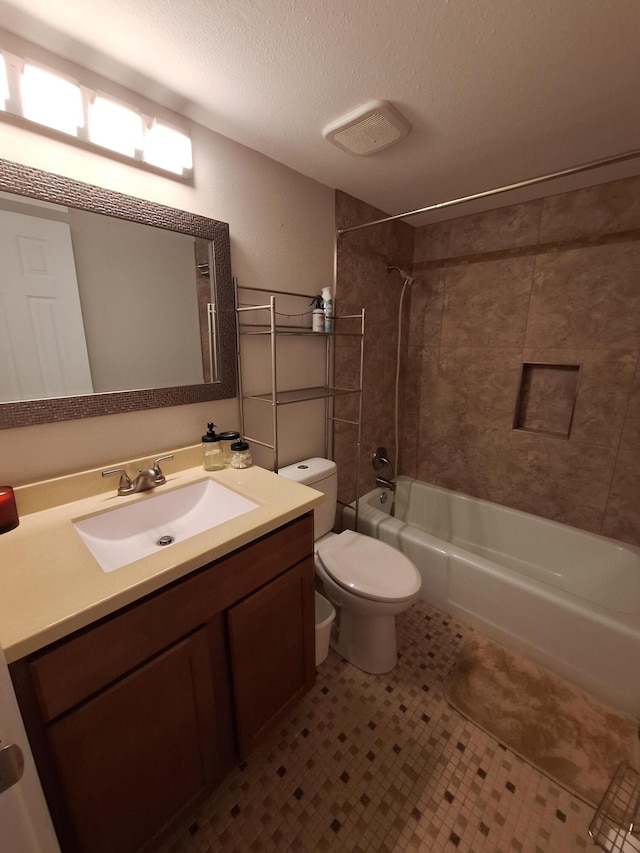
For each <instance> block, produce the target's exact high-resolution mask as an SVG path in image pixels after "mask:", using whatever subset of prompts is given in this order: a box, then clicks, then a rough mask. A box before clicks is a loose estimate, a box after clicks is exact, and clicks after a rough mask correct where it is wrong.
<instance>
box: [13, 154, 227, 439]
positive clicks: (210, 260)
mask: <svg viewBox="0 0 640 853" xmlns="http://www.w3.org/2000/svg"><path fill="white" fill-rule="evenodd" d="M33 229H35V230H33ZM42 229H43V230H42ZM3 241H4V245H3V248H2V254H3V258H4V261H3V268H2V269H0V276H1V277H2V278H1V280H0V399H1V400H2V402H0V428H5V429H6V428H10V427H17V426H27V425H30V424H36V423H45V422H50V421H61V420H70V419H74V418H83V417H94V416H97V415H105V414H115V413H119V412H129V411H137V410H141V409H150V408H158V407H161V406H175V405H181V404H186V403H197V402H203V401H206V400H216V399H222V398H225V397H234V396H235V395H236V359H235V313H234V295H233V282H232V278H231V258H230V249H229V227H228V225H227V224H226V223H224V222H219V221H217V220H213V219H208V218H206V217H202V216H198V215H196V214H191V213H187V212H185V211H182V210H177V209H175V208H170V207H166V206H164V205H159V204H155V203H152V202H147V201H143V200H141V199H137V198H134V197H132V196H127V195H124V194H122V193H117V192H113V191H110V190H104V189H101V188H99V187H95V186H91V185H89V184H84V183H81V182H79V181H74V180H72V179H69V178H64V177H61V176H58V175H53V174H49V173H47V172H42V171H40V170H38V169H34V168H31V167H27V166H22V165H19V164H16V163H11V162H9V161H6V160H0V245H2V243H3ZM11 253H13V255H14V256H15V259H14V260H15V262H14V263H13V264H10V263H7V258H8V257H9V256H10V255H11ZM10 268H11V269H12V270H13V272H11V275H12V276H13V275H14V274H15V275H16V276H17V277H18V278H20V277H21V276H22V277H23V278H24V279H25V280H26V279H28V284H29V288H27V289H29V294H28V295H27V297H26V302H25V294H24V290H25V288H24V287H21V288H20V299H21V300H22V302H23V303H25V305H26V307H25V305H22V303H21V304H20V305H18V308H17V314H16V315H15V318H14V317H13V316H12V317H10V316H9V309H8V303H9V302H10V301H11V300H10V298H9V297H7V296H6V293H7V292H8V290H9V287H10V285H9V283H8V280H9V276H10ZM52 283H53V284H52ZM58 284H60V288H59V292H58ZM54 285H55V286H54ZM38 288H40V289H38ZM58 299H59V300H60V301H59V302H56V301H55V300H58ZM54 302H55V307H54ZM60 306H63V307H60ZM62 316H64V318H65V319H64V323H65V325H64V326H61V325H60V323H61V320H60V317H62ZM20 317H22V322H23V323H24V329H25V331H24V332H20V333H19V334H18V333H17V331H16V330H18V329H20V328H21V327H20V326H19V322H20ZM29 336H31V337H29ZM25 388H26V389H27V391H26V394H25V392H24V391H22V390H21V389H25ZM24 396H28V397H29V399H23V397H24Z"/></svg>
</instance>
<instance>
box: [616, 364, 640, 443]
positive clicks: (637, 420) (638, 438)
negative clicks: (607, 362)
mask: <svg viewBox="0 0 640 853" xmlns="http://www.w3.org/2000/svg"><path fill="white" fill-rule="evenodd" d="M620 448H621V449H623V450H635V451H636V453H637V452H638V448H640V353H639V357H638V360H637V364H636V372H635V376H634V379H633V388H632V389H631V395H630V397H629V405H628V407H627V413H626V416H625V421H624V427H623V430H622V438H621V439H620Z"/></svg>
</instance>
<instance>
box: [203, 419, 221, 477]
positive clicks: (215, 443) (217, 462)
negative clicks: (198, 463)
mask: <svg viewBox="0 0 640 853" xmlns="http://www.w3.org/2000/svg"><path fill="white" fill-rule="evenodd" d="M214 429H215V424H212V423H210V424H207V431H206V433H205V434H204V435H203V436H202V467H203V468H204V470H205V471H221V470H222V469H223V468H224V462H223V459H222V445H221V444H220V436H219V435H216V434H215V432H214Z"/></svg>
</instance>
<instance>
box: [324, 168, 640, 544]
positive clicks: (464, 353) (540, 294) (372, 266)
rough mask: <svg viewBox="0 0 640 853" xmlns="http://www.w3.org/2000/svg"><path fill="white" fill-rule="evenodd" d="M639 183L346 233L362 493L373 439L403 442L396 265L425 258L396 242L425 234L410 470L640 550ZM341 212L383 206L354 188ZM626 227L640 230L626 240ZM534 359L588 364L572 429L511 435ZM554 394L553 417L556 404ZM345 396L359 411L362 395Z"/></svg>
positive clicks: (408, 363) (357, 218)
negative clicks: (359, 351) (355, 322)
mask: <svg viewBox="0 0 640 853" xmlns="http://www.w3.org/2000/svg"><path fill="white" fill-rule="evenodd" d="M639 190H640V178H637V179H634V178H632V179H627V180H625V181H618V182H615V183H611V184H608V185H603V186H600V187H594V188H591V189H589V190H580V191H578V192H577V193H566V194H563V195H561V196H554V197H550V198H548V199H545V200H543V201H540V202H534V203H530V204H526V205H515V206H510V207H507V208H503V209H500V210H495V211H489V212H487V213H485V214H479V215H474V216H470V217H463V218H460V219H458V220H448V221H446V222H442V223H436V224H435V225H429V226H425V227H424V228H418V229H415V231H413V229H411V228H410V226H406V225H404V224H403V225H404V227H403V228H401V229H400V230H399V231H397V232H396V231H395V230H394V227H390V226H384V227H383V228H381V229H378V228H374V229H371V230H369V231H363V232H358V237H357V238H356V239H352V238H348V239H344V238H343V239H342V240H341V241H339V246H338V292H337V304H338V306H339V307H338V310H340V309H341V308H342V306H346V307H348V308H349V309H350V310H357V309H359V308H360V306H361V305H365V306H366V308H367V314H368V321H367V322H368V331H367V356H366V379H365V417H364V428H363V443H362V451H361V464H362V471H363V485H362V487H361V491H362V492H364V491H365V490H366V489H368V488H370V487H373V482H374V477H373V472H372V470H371V465H370V462H371V454H372V453H373V451H374V450H375V448H376V447H377V446H378V445H379V444H385V445H386V446H387V449H388V451H389V453H390V454H392V455H393V454H394V452H395V448H394V446H393V442H394V438H393V432H394V405H393V403H394V392H395V348H396V344H397V328H396V327H397V311H398V304H399V299H400V292H401V287H400V283H399V282H396V286H395V287H393V286H389V279H388V277H387V273H386V271H385V268H386V263H387V262H388V261H389V260H393V262H394V263H398V265H399V266H403V265H410V264H411V258H409V259H407V258H404V259H401V258H400V256H398V257H394V258H389V252H391V251H394V252H397V253H400V254H401V253H403V252H406V250H407V246H408V245H409V244H410V242H411V240H410V236H411V233H414V234H415V241H414V242H415V252H414V255H413V262H414V263H415V264H416V265H417V267H418V271H417V273H416V283H415V284H414V286H413V287H412V288H411V290H410V291H408V293H407V296H406V300H407V304H406V305H405V310H404V312H403V324H404V325H403V334H402V365H401V367H402V372H401V382H402V387H401V412H400V423H401V439H400V445H401V451H402V453H401V459H402V465H401V472H402V473H409V474H411V475H413V474H414V473H417V475H418V477H419V478H421V479H425V480H427V481H430V482H435V483H438V484H440V485H443V486H445V487H448V488H452V489H456V490H459V491H463V492H466V493H468V494H472V495H476V496H478V497H481V498H485V499H488V500H495V501H498V502H503V503H505V504H507V505H509V506H514V507H517V508H520V509H523V510H525V511H528V512H533V513H536V514H538V515H541V516H544V517H548V518H553V519H556V520H558V521H562V522H564V523H567V524H572V525H575V526H577V527H582V528H584V529H587V530H593V531H596V532H602V533H604V534H605V535H609V536H613V537H616V538H620V539H622V540H623V541H628V542H634V543H639V544H640V508H639V507H640V501H638V497H637V496H638V494H640V488H639V486H640V483H639V482H638V481H639V480H640V462H637V461H636V460H640V364H639V353H640V279H639V278H638V270H640V240H637V239H636V235H635V234H634V233H633V229H637V228H640V212H639V208H640V192H639ZM337 211H338V213H337V216H338V227H341V221H340V215H342V219H343V220H344V219H345V217H346V218H347V219H348V220H349V222H351V223H353V224H355V223H356V222H363V221H366V220H367V219H373V218H377V215H378V214H379V213H380V212H377V211H374V209H373V208H369V207H368V206H366V205H364V206H363V205H361V204H360V203H359V202H357V201H356V200H355V199H349V197H348V196H344V194H342V196H341V194H338V200H337ZM340 211H342V213H341V214H340ZM374 214H375V215H374ZM398 224H401V223H398ZM407 228H408V229H409V232H407ZM375 232H377V233H375ZM538 232H539V233H538ZM620 232H627V233H625V234H622V235H620V236H619V237H615V235H616V234H619V233H620ZM408 233H409V236H407V234H408ZM611 235H614V238H613V239H612V238H611ZM352 236H353V235H352ZM567 240H570V241H572V242H571V243H570V244H569V243H567V244H566V245H563V241H567ZM581 241H582V242H581ZM550 244H553V250H552V251H551V250H550ZM501 252H503V254H502V255H501V254H500V253H501ZM461 255H464V256H465V260H464V261H463V262H460V261H456V260H455V258H457V257H459V256H461ZM484 255H486V257H484ZM440 258H441V259H442V264H441V265H440V266H439V267H436V268H434V267H435V264H434V262H435V261H437V260H438V259H440ZM420 264H425V268H424V269H422V270H420V269H419V266H420ZM427 265H428V268H427ZM340 346H341V347H342V349H343V352H342V354H339V350H340ZM340 346H339V347H338V348H337V356H336V359H337V361H336V370H337V373H336V375H337V376H341V377H345V378H347V379H348V378H351V377H352V375H353V364H352V361H353V353H352V352H351V351H350V350H349V349H348V346H347V345H346V344H345V343H343V344H341V345H340ZM341 358H342V359H343V360H344V362H343V363H341V362H340V359H341ZM350 358H351V360H352V361H351V362H349V359H350ZM523 361H527V362H538V361H539V362H548V363H552V364H579V365H580V366H581V367H580V375H579V381H578V385H577V397H576V401H575V410H574V415H573V424H572V428H571V434H570V437H569V438H568V439H566V438H565V439H563V438H554V437H549V436H545V435H541V434H535V433H527V432H524V431H518V430H512V429H511V427H512V420H513V414H514V407H515V402H516V393H517V387H518V378H519V375H520V369H521V363H522V362H523ZM540 399H541V400H542V402H541V405H542V406H543V410H542V411H541V412H540V413H539V414H540V415H541V416H544V417H543V420H544V418H547V420H548V417H549V416H550V415H551V414H552V406H553V404H554V402H555V400H554V398H553V397H551V398H549V397H545V395H544V394H543V395H542V397H541V398H540ZM545 400H546V401H547V402H546V403H545V402H544V401H545ZM338 405H341V406H343V407H345V409H344V410H345V411H346V410H347V409H346V407H348V406H350V407H351V409H352V408H353V401H351V402H347V401H345V402H342V401H339V403H338ZM545 407H546V411H545ZM348 429H351V428H349V427H344V428H343V427H336V436H337V440H336V444H337V452H336V459H337V460H338V462H339V464H340V466H341V468H344V471H343V472H342V473H341V479H342V485H341V495H342V497H343V499H346V498H347V497H348V499H349V500H351V499H352V496H353V495H352V494H351V493H350V489H351V488H352V487H351V472H352V470H353V468H354V465H355V454H354V451H353V445H352V443H351V444H349V443H348V442H347V441H346V438H345V435H346V430H348ZM343 433H344V435H343ZM616 459H617V460H618V462H617V465H616ZM614 469H615V476H614ZM612 480H613V483H612Z"/></svg>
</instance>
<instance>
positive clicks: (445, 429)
mask: <svg viewBox="0 0 640 853" xmlns="http://www.w3.org/2000/svg"><path fill="white" fill-rule="evenodd" d="M432 442H433V446H432V450H431V454H430V460H429V465H428V466H426V465H424V464H423V465H422V466H421V475H422V476H425V479H426V480H427V481H429V482H432V483H435V484H436V485H438V486H444V487H445V488H447V489H453V490H455V491H460V492H464V493H465V494H468V495H473V496H474V497H478V498H485V499H486V500H491V501H496V502H501V501H502V490H503V484H504V478H505V470H506V464H507V449H508V443H509V432H508V430H506V429H498V428H495V427H490V426H484V425H483V426H479V425H476V424H463V423H457V424H452V423H451V422H449V421H446V420H444V419H440V418H438V417H436V423H435V426H434V429H433V433H432Z"/></svg>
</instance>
